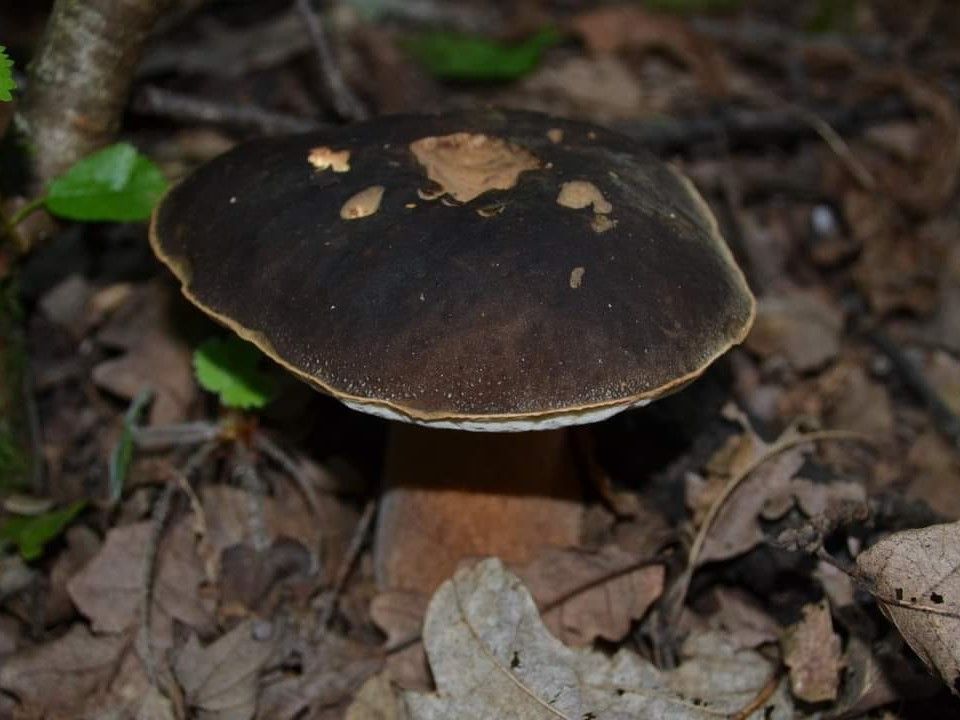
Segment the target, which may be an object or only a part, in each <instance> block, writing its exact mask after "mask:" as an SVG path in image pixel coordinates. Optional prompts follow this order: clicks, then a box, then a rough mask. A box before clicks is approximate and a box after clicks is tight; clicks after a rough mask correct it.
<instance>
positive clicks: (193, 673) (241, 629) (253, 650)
mask: <svg viewBox="0 0 960 720" xmlns="http://www.w3.org/2000/svg"><path fill="white" fill-rule="evenodd" d="M277 635H278V634H277V633H276V631H275V628H272V627H270V626H269V625H268V624H266V623H261V622H255V621H250V620H248V621H245V622H242V623H240V624H239V625H237V626H236V627H235V628H234V629H233V630H231V631H230V632H228V633H227V634H226V635H223V636H221V637H220V638H219V639H217V640H216V641H215V642H213V643H211V644H210V645H207V646H206V647H201V646H200V643H199V641H198V640H197V637H196V636H195V635H193V636H191V637H190V640H189V641H188V642H187V645H186V646H185V647H184V648H183V650H181V651H180V654H179V655H178V656H177V659H176V662H175V663H174V674H175V675H176V677H177V681H178V682H179V683H180V686H181V687H182V688H183V691H184V695H185V696H186V700H187V703H188V704H189V705H190V706H191V707H193V708H195V709H196V710H197V717H198V718H201V720H249V719H250V718H252V717H253V715H254V713H255V712H256V709H257V689H258V686H259V681H260V671H261V669H263V667H264V665H266V663H267V661H268V660H269V659H270V657H271V655H272V654H273V652H274V650H275V649H276V646H277Z"/></svg>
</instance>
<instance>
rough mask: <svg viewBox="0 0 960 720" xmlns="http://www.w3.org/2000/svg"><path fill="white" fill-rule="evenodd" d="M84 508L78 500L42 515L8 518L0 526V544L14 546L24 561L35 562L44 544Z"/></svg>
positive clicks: (84, 503)
mask: <svg viewBox="0 0 960 720" xmlns="http://www.w3.org/2000/svg"><path fill="white" fill-rule="evenodd" d="M85 506H86V502H85V501H83V500H80V501H78V502H75V503H73V504H72V505H68V506H67V507H65V508H63V509H62V510H51V511H50V512H46V513H43V514H42V515H14V516H13V517H9V518H7V519H6V520H5V521H4V522H3V524H2V525H0V542H8V543H13V544H14V545H16V546H17V549H18V550H19V552H20V556H21V557H22V558H23V559H24V560H36V559H37V558H38V557H40V556H41V555H43V549H44V547H45V546H46V544H47V543H48V542H50V541H51V540H53V539H54V538H56V537H57V536H58V535H60V533H62V532H63V531H64V530H65V529H66V527H67V525H69V524H70V523H71V522H72V521H73V519H74V518H75V517H76V516H77V514H78V513H79V512H80V511H81V510H83V508H84V507H85Z"/></svg>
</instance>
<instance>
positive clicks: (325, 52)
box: [297, 0, 370, 121]
mask: <svg viewBox="0 0 960 720" xmlns="http://www.w3.org/2000/svg"><path fill="white" fill-rule="evenodd" d="M297 12H299V13H300V17H302V18H303V22H304V25H306V27H307V32H309V33H310V41H311V42H312V43H313V49H314V51H315V52H316V54H317V63H318V66H319V68H320V75H321V77H323V79H324V82H325V83H326V85H327V90H328V91H329V92H330V99H331V101H332V102H333V107H334V110H336V111H337V114H338V115H339V116H340V117H342V118H344V119H345V120H354V121H357V120H366V119H367V118H368V117H370V113H369V112H368V111H367V108H366V107H364V105H363V103H362V102H360V99H359V98H358V97H357V96H356V95H355V94H354V92H353V90H351V89H350V86H349V85H347V82H346V80H344V77H343V73H342V72H340V66H339V65H338V64H337V61H336V58H335V57H334V55H333V51H332V50H331V48H330V44H329V42H328V41H327V36H326V33H325V32H324V29H323V24H322V23H321V21H320V17H319V16H318V15H317V13H315V12H314V11H313V8H312V7H311V6H310V0H297Z"/></svg>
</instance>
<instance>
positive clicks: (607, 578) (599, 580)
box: [540, 558, 664, 615]
mask: <svg viewBox="0 0 960 720" xmlns="http://www.w3.org/2000/svg"><path fill="white" fill-rule="evenodd" d="M663 562H664V561H663V559H661V558H646V559H645V560H637V561H635V562H631V563H629V564H628V565H625V566H623V567H621V568H617V569H615V570H610V571H609V572H605V573H603V574H601V575H600V576H598V577H595V578H592V579H590V580H588V581H587V582H585V583H582V584H580V585H578V586H576V587H574V588H571V589H570V590H568V591H567V592H565V593H563V594H562V595H560V596H559V597H555V598H554V599H553V600H551V601H550V602H547V603H544V604H543V605H542V606H541V607H540V614H541V615H546V614H547V613H548V612H551V611H553V610H556V609H557V608H558V607H560V606H561V605H563V604H564V603H566V602H568V601H569V600H571V599H572V598H575V597H576V596H577V595H580V594H581V593H585V592H588V591H590V590H592V589H593V588H595V587H599V586H600V585H604V584H606V583H608V582H612V581H613V580H616V579H618V578H621V577H624V576H625V575H629V574H631V573H634V572H636V571H637V570H642V569H643V568H647V567H652V566H653V565H662V564H663Z"/></svg>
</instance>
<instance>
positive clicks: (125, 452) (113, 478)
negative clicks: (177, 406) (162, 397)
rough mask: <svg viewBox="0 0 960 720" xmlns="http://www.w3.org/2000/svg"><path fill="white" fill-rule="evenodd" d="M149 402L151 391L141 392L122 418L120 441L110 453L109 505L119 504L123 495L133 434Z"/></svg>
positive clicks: (130, 456)
mask: <svg viewBox="0 0 960 720" xmlns="http://www.w3.org/2000/svg"><path fill="white" fill-rule="evenodd" d="M151 400H153V391H152V390H150V389H145V390H141V391H140V392H139V393H137V396H136V397H135V398H134V399H133V401H132V402H131V403H130V407H128V408H127V412H126V413H125V414H124V416H123V431H122V432H121V433H120V440H118V441H117V444H116V446H114V448H113V452H112V453H110V465H109V488H110V498H109V500H110V504H111V505H114V504H116V503H117V502H119V501H120V496H121V495H123V485H124V483H125V482H126V480H127V473H128V472H129V471H130V463H131V462H132V461H133V434H134V431H135V430H136V426H137V423H139V422H140V418H141V417H142V416H143V411H144V410H146V409H147V406H148V405H149V404H150V401H151Z"/></svg>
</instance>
